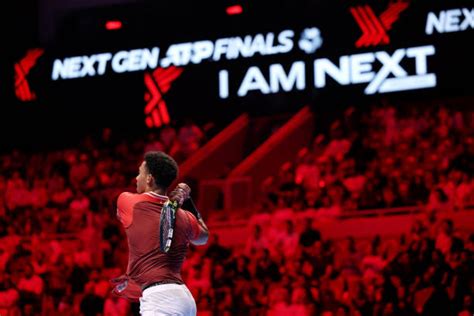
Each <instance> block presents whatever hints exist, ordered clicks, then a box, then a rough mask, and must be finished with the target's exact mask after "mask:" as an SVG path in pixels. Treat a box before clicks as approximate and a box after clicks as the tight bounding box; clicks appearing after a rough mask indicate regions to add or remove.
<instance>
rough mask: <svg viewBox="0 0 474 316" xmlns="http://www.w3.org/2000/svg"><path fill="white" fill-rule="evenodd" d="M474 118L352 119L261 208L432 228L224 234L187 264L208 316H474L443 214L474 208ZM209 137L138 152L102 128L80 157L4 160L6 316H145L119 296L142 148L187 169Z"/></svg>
mask: <svg viewBox="0 0 474 316" xmlns="http://www.w3.org/2000/svg"><path fill="white" fill-rule="evenodd" d="M469 115H471V116H469ZM469 115H468V113H465V112H460V113H457V112H452V111H450V110H448V109H446V108H443V107H441V108H440V109H438V110H437V111H428V112H426V113H416V111H414V112H413V113H406V114H404V115H401V113H397V111H396V109H395V108H394V107H390V106H388V107H377V108H374V109H373V110H372V111H370V112H369V114H368V115H367V114H365V115H362V116H361V117H358V113H357V112H356V111H355V110H354V109H353V108H351V109H349V110H348V111H347V112H346V113H345V116H344V118H343V119H341V120H339V121H336V122H334V124H333V125H332V127H331V130H330V132H329V133H327V134H326V135H318V136H317V137H316V138H315V141H314V144H313V146H312V147H309V148H306V149H305V150H302V151H301V153H300V155H299V157H298V160H297V161H296V162H294V163H288V164H287V165H285V166H283V167H282V168H281V172H280V174H279V175H277V176H275V177H274V178H270V179H269V180H267V181H266V186H265V190H262V193H264V194H263V202H262V205H264V206H265V208H267V209H278V208H283V207H292V208H294V209H301V210H302V209H305V208H306V209H308V208H310V209H314V210H313V211H314V212H315V213H317V214H329V215H330V216H332V215H333V214H336V215H337V214H340V212H341V211H342V210H355V209H370V208H391V207H397V206H404V205H417V204H418V205H427V206H428V208H429V212H428V213H427V214H430V216H429V217H427V220H420V221H417V222H415V223H414V224H413V227H412V229H411V231H410V232H409V233H407V234H404V235H401V236H392V237H391V238H385V237H384V238H382V237H380V236H375V237H374V238H373V239H371V240H355V239H354V238H352V237H348V238H347V239H344V240H332V239H328V238H325V236H322V235H321V233H320V232H319V231H318V229H317V225H318V222H317V221H315V222H313V221H311V220H310V219H308V221H307V222H306V223H305V225H304V226H302V227H300V226H299V225H297V224H296V223H295V222H292V221H291V220H289V221H285V222H284V223H283V225H284V227H285V229H283V230H268V229H265V228H264V227H260V226H259V225H258V224H254V225H252V227H251V229H252V234H250V235H249V236H247V238H248V240H247V241H246V244H245V245H244V246H243V247H234V248H229V247H224V246H222V245H221V244H220V243H219V240H218V236H217V235H214V236H212V237H211V242H210V243H209V245H207V246H206V247H196V248H194V247H192V248H191V251H190V252H189V255H188V259H187V260H186V261H185V263H184V267H183V277H184V279H185V280H186V283H187V284H188V286H189V288H190V290H191V291H192V293H193V296H194V297H195V298H196V303H197V305H198V311H199V314H198V315H268V316H273V315H321V316H331V315H333V316H336V315H337V316H343V315H347V316H349V315H364V316H365V315H370V316H379V315H381V316H389V315H453V316H466V315H472V314H473V313H474V310H473V308H474V305H473V303H472V300H473V295H472V293H474V278H473V272H474V269H473V266H474V262H473V260H474V258H473V251H474V235H473V234H468V233H466V232H464V231H461V230H458V229H456V228H457V227H456V225H455V224H454V223H453V222H452V221H450V220H449V219H444V218H441V217H440V216H438V214H440V213H442V211H444V210H445V209H446V208H448V207H451V208H452V209H456V210H458V209H459V210H462V209H464V208H465V205H466V204H468V203H469V202H470V200H469V195H470V196H472V193H473V192H474V190H473V187H474V186H473V163H474V157H473V155H474V140H473V134H472V127H473V126H474V119H473V118H474V116H472V114H469ZM205 138H206V137H205V136H204V132H202V129H200V128H199V127H197V126H196V125H193V124H184V125H183V127H182V128H168V127H167V128H163V129H161V130H160V131H153V132H152V133H150V134H149V135H147V137H144V138H143V139H140V140H134V141H130V140H117V139H115V138H114V131H113V130H109V129H104V131H103V133H102V134H101V135H100V137H99V138H97V139H93V138H86V139H85V140H84V141H83V142H82V143H81V144H79V145H75V147H74V148H70V149H63V150H57V151H49V152H43V153H29V154H27V153H23V152H20V151H13V152H11V153H7V154H3V155H2V156H1V157H0V169H1V171H2V172H1V174H0V314H1V315H9V316H11V315H13V316H15V315H48V316H49V315H52V316H54V315H84V316H88V315H92V316H97V315H104V316H115V315H132V314H134V315H138V305H137V303H131V302H128V301H125V300H123V299H120V298H117V297H114V296H112V295H111V284H110V282H109V280H110V279H111V278H113V277H116V276H118V275H120V274H122V272H123V270H124V269H125V268H126V266H127V259H128V250H127V244H126V237H125V234H124V232H123V229H122V228H121V226H120V224H119V222H118V220H117V219H116V209H115V202H116V198H117V196H118V194H119V193H121V192H122V191H124V190H129V191H134V188H135V183H134V178H135V176H136V173H137V168H138V165H139V162H140V161H141V159H142V157H143V153H144V152H145V151H148V150H163V151H165V152H168V153H170V154H171V155H174V157H175V158H176V159H177V160H178V161H179V162H182V161H184V160H185V159H186V158H187V157H189V156H190V155H192V153H193V152H194V151H195V150H196V149H197V148H198V147H199V146H201V145H202V143H203V141H204V140H205ZM211 229H212V227H211ZM211 233H212V232H211Z"/></svg>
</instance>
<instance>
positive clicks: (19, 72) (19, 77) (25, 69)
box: [15, 48, 44, 102]
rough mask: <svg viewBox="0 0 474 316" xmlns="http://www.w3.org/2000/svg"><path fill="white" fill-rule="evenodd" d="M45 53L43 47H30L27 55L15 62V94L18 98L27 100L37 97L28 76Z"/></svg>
mask: <svg viewBox="0 0 474 316" xmlns="http://www.w3.org/2000/svg"><path fill="white" fill-rule="evenodd" d="M43 53H44V50H43V49H41V48H35V49H30V50H28V51H27V52H26V55H25V56H24V57H23V58H22V59H21V60H20V61H19V62H17V63H16V64H15V95H16V97H17V98H18V100H20V101H24V102H26V101H33V100H35V99H36V94H35V93H34V91H32V90H31V88H30V84H29V83H28V80H27V78H26V77H27V76H28V74H29V73H30V71H31V68H33V67H34V66H35V65H36V62H37V61H38V58H40V57H41V56H42V55H43Z"/></svg>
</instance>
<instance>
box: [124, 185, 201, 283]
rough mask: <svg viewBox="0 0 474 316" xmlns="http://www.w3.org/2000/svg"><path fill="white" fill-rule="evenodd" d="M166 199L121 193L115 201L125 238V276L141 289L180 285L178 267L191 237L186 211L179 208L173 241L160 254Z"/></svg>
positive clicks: (179, 269) (156, 195) (145, 194)
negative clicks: (166, 283) (161, 284)
mask: <svg viewBox="0 0 474 316" xmlns="http://www.w3.org/2000/svg"><path fill="white" fill-rule="evenodd" d="M167 199H168V198H167V197H166V196H162V195H158V194H156V193H153V192H147V193H143V194H133V193H128V192H125V193H122V194H121V195H120V196H119V199H118V202H117V216H118V217H119V219H120V220H121V222H122V224H123V225H124V227H125V231H126V233H127V238H128V247H129V262H128V268H127V274H128V276H129V277H130V278H131V279H132V280H133V281H135V282H136V283H138V284H139V285H140V286H142V287H143V286H145V285H148V284H151V283H154V282H158V281H171V282H176V283H183V280H182V278H181V273H180V271H181V266H182V264H183V261H184V259H185V257H186V253H187V250H188V247H189V240H190V239H192V237H193V234H195V232H194V229H193V226H192V225H191V221H190V216H193V215H192V214H190V213H189V212H187V211H184V210H182V209H179V210H178V211H177V213H176V224H175V230H174V234H173V241H172V244H171V248H170V250H169V251H168V253H163V252H161V251H160V235H159V234H160V215H161V209H162V207H163V204H164V203H165V202H166V201H167Z"/></svg>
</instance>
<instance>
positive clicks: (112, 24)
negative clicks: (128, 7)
mask: <svg viewBox="0 0 474 316" xmlns="http://www.w3.org/2000/svg"><path fill="white" fill-rule="evenodd" d="M105 28H106V29H107V30H109V31H113V30H119V29H121V28H122V22H121V21H118V20H114V21H107V22H106V23H105Z"/></svg>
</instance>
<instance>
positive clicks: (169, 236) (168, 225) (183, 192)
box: [160, 183, 191, 252]
mask: <svg viewBox="0 0 474 316" xmlns="http://www.w3.org/2000/svg"><path fill="white" fill-rule="evenodd" d="M190 193H191V189H190V188H189V186H188V185H186V184H185V183H180V184H178V186H177V187H176V189H174V190H173V191H172V192H171V193H170V199H169V200H168V201H166V202H165V204H163V208H162V209H161V216H160V249H161V251H163V252H168V251H169V250H170V248H171V242H172V241H173V233H174V225H175V222H176V212H177V211H178V208H179V207H180V206H181V205H182V204H183V202H184V201H185V200H186V199H188V198H189V194H190Z"/></svg>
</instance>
